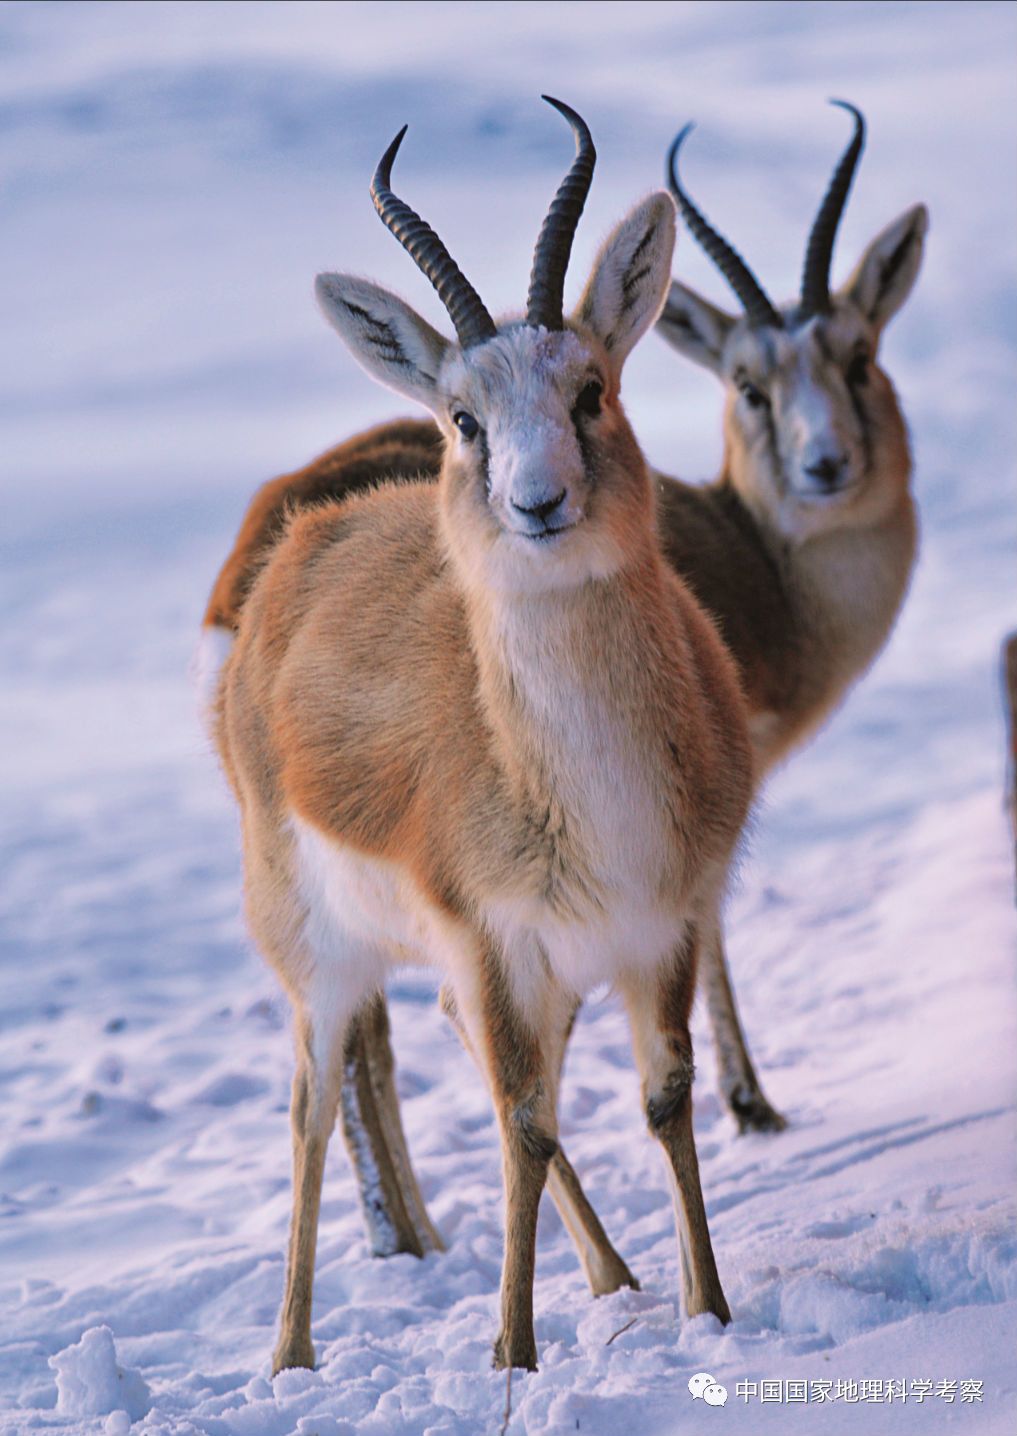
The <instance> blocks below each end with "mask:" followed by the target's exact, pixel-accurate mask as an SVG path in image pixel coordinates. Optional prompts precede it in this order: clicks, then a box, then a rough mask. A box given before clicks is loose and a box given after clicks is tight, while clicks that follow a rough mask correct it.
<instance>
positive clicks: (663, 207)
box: [576, 190, 675, 373]
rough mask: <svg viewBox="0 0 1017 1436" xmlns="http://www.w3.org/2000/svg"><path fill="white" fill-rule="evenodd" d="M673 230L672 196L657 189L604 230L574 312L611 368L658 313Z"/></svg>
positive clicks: (621, 361)
mask: <svg viewBox="0 0 1017 1436" xmlns="http://www.w3.org/2000/svg"><path fill="white" fill-rule="evenodd" d="M674 235H675V208H674V200H673V199H672V198H671V196H670V195H669V194H667V193H665V191H664V190H658V191H657V193H656V194H651V195H650V197H649V199H645V200H643V202H642V204H638V205H636V207H635V209H634V210H632V212H631V213H630V214H629V215H627V216H626V218H625V219H623V220H622V222H621V224H619V225H618V226H617V227H616V228H615V229H614V230H613V231H612V233H611V234H610V235H608V238H607V240H606V241H605V243H604V245H603V246H602V248H601V251H600V253H599V254H598V256H597V259H596V262H595V263H594V266H593V273H592V274H591V275H590V280H589V283H588V284H587V286H586V289H585V290H584V291H583V297H582V299H581V300H580V301H579V307H578V309H577V310H576V318H577V319H578V320H579V322H580V323H581V324H584V325H586V327H587V328H588V329H592V330H593V332H594V334H596V336H597V338H598V339H600V340H601V342H602V343H603V345H604V347H605V348H606V349H607V351H608V353H609V354H610V355H611V359H612V361H613V363H614V368H615V373H619V372H620V371H621V367H622V365H623V364H624V362H625V358H626V355H627V354H628V352H629V350H630V349H631V348H632V346H633V345H634V344H635V342H636V340H637V339H640V338H641V337H642V335H643V334H645V333H646V331H647V329H649V327H650V325H651V324H652V323H653V321H654V320H655V319H656V317H657V315H658V314H659V313H660V307H661V305H662V304H663V302H664V297H665V295H666V293H667V284H668V280H669V279H670V277H671V256H672V254H673V252H674Z"/></svg>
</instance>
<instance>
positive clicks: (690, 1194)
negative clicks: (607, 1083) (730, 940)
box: [619, 934, 731, 1324]
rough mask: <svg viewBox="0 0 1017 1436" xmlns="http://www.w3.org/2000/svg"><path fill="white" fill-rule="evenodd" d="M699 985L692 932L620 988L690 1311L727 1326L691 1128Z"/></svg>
mask: <svg viewBox="0 0 1017 1436" xmlns="http://www.w3.org/2000/svg"><path fill="white" fill-rule="evenodd" d="M694 985H695V937H694V935H692V934H690V936H689V938H688V939H687V940H686V942H685V943H684V944H683V945H682V947H681V948H680V949H679V950H678V951H677V952H676V953H675V955H674V958H673V960H672V962H671V963H670V965H669V966H668V967H667V968H665V969H664V970H663V971H662V972H661V973H660V974H659V975H658V977H657V978H656V980H649V981H646V980H643V979H635V978H633V979H630V980H627V981H625V982H623V983H620V984H619V986H620V988H621V990H622V994H623V996H624V999H625V1004H626V1007H627V1008H628V1012H629V1019H630V1021H631V1024H632V1042H633V1048H634V1050H635V1056H636V1062H637V1065H638V1067H639V1072H640V1076H641V1078H642V1086H643V1101H644V1104H645V1108H646V1116H647V1120H648V1122H649V1126H650V1131H651V1132H652V1133H653V1135H654V1136H655V1137H656V1138H657V1139H658V1141H659V1142H660V1144H661V1146H662V1147H663V1148H664V1153H665V1155H666V1157H667V1160H668V1163H669V1166H670V1170H671V1175H672V1178H673V1195H674V1207H675V1222H676V1226H677V1230H678V1246H679V1251H680V1254H681V1272H682V1298H683V1302H682V1304H683V1307H684V1311H685V1314H686V1316H699V1315H700V1314H701V1313H703V1312H706V1311H710V1312H713V1314H714V1315H715V1316H717V1317H719V1318H720V1320H721V1321H722V1322H724V1323H725V1324H726V1323H727V1322H729V1321H730V1320H731V1312H730V1309H729V1307H728V1304H727V1301H726V1299H725V1297H724V1292H723V1289H722V1287H721V1284H720V1277H719V1275H718V1273H717V1263H716V1261H715V1259H714V1255H713V1246H712V1244H711V1242H710V1231H709V1227H708V1226H707V1221H706V1207H705V1205H704V1203H703V1189H702V1186H701V1183H700V1179H699V1160H698V1158H697V1156H696V1142H695V1137H694V1135H693V1132H692V1076H693V1065H692V1039H691V1037H690V1035H689V1010H690V1008H691V1006H692V993H693V988H694Z"/></svg>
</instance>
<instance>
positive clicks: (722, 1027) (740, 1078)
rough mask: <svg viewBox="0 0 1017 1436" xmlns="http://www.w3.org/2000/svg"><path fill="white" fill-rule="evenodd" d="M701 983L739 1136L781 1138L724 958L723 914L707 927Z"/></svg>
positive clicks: (781, 1127) (724, 1089)
mask: <svg viewBox="0 0 1017 1436" xmlns="http://www.w3.org/2000/svg"><path fill="white" fill-rule="evenodd" d="M699 983H700V986H701V987H702V990H703V993H704V995H705V997H706V1010H707V1012H708V1014H709V1018H710V1031H711V1033H712V1036H713V1046H714V1051H715V1052H716V1054H717V1072H718V1076H719V1079H720V1090H721V1094H722V1095H723V1098H724V1101H725V1102H726V1103H727V1106H728V1108H729V1109H730V1111H731V1113H732V1115H733V1116H734V1118H735V1120H736V1121H737V1123H738V1130H739V1131H740V1132H782V1131H783V1130H784V1128H785V1127H786V1126H787V1119H786V1118H784V1117H782V1116H781V1114H780V1113H779V1112H778V1111H777V1110H776V1109H775V1108H774V1107H771V1106H770V1103H769V1102H768V1101H767V1099H766V1096H765V1095H764V1093H763V1089H762V1087H761V1086H760V1083H759V1078H758V1077H757V1076H756V1069H755V1068H754V1067H753V1065H752V1058H751V1057H750V1056H749V1049H748V1045H747V1044H746V1041H745V1036H744V1033H743V1032H742V1027H741V1022H740V1020H739V1017H738V1008H737V1006H736V1004H735V996H734V988H733V987H732V985H731V975H730V973H729V972H728V967H727V957H726V955H725V952H724V931H723V926H722V923H721V918H720V914H719V912H718V913H714V915H713V917H712V918H711V919H710V920H709V921H708V922H705V923H704V925H703V941H702V945H701V948H700V953H699Z"/></svg>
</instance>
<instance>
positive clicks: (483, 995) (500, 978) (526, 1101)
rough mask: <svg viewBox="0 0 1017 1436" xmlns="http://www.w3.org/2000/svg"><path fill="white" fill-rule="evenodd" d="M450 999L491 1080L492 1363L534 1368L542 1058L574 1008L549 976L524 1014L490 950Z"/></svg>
mask: <svg viewBox="0 0 1017 1436" xmlns="http://www.w3.org/2000/svg"><path fill="white" fill-rule="evenodd" d="M465 976H466V975H465V974H464V978H465ZM454 1001H455V1010H456V1012H457V1017H458V1021H459V1022H460V1023H461V1025H462V1027H463V1029H464V1031H465V1034H466V1042H467V1045H468V1047H469V1050H470V1051H471V1052H472V1053H473V1055H474V1056H475V1057H476V1059H477V1061H478V1063H479V1065H480V1067H481V1068H482V1070H483V1071H484V1072H485V1075H486V1076H487V1079H488V1082H489V1083H490V1087H491V1095H492V1097H493V1098H494V1106H495V1111H496V1113H497V1116H498V1125H499V1128H500V1130H501V1143H502V1169H503V1174H504V1184H505V1251H504V1260H503V1265H502V1281H501V1329H500V1331H499V1333H498V1337H497V1340H496V1341H495V1344H494V1364H495V1366H496V1367H501V1368H504V1367H514V1366H520V1367H524V1368H526V1369H527V1370H529V1371H535V1370H536V1369H537V1345H536V1339H535V1337H534V1332H533V1276H534V1267H535V1262H536V1249H537V1209H538V1207H539V1205H540V1195H541V1192H542V1191H543V1189H544V1183H545V1181H546V1179H547V1169H548V1166H549V1164H550V1162H551V1159H552V1158H553V1156H554V1154H555V1152H556V1150H557V1145H558V1143H557V1125H558V1124H557V1117H556V1113H555V1100H554V1099H555V1087H556V1084H557V1061H556V1060H550V1061H549V1060H548V1054H554V1053H555V1052H556V1051H557V1050H558V1049H559V1048H560V1045H561V1044H562V1043H563V1042H564V1034H565V1033H566V1032H567V1030H568V1026H569V1023H570V1021H571V1017H572V1012H573V1007H574V1004H573V1003H572V1001H571V1000H570V999H568V998H567V997H566V996H565V994H563V993H562V991H561V989H560V988H558V986H557V985H556V984H555V982H554V980H553V979H552V978H551V977H549V976H548V977H547V978H546V980H545V981H543V982H542V983H541V984H540V991H539V992H536V993H534V992H532V991H531V992H530V994H529V1001H528V1002H527V1006H526V1010H525V1011H524V1010H523V1008H522V1006H521V1004H520V1003H519V1002H518V1001H517V1000H516V997H515V996H514V994H513V991H512V988H511V984H510V978H509V975H508V974H507V972H506V969H505V965H504V964H503V962H502V958H501V954H500V953H499V952H498V951H497V950H495V949H494V948H493V946H492V945H488V946H487V947H486V950H485V951H484V953H483V956H482V958H481V960H480V962H479V972H475V975H474V976H473V977H472V980H464V982H463V983H457V984H456V989H455V994H454Z"/></svg>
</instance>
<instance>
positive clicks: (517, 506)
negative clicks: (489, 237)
mask: <svg viewBox="0 0 1017 1436" xmlns="http://www.w3.org/2000/svg"><path fill="white" fill-rule="evenodd" d="M544 98H545V99H548V102H549V103H550V104H552V105H553V106H554V107H555V109H557V110H559V111H560V112H561V114H563V115H564V116H565V118H566V119H567V120H568V122H569V124H570V125H571V126H572V130H573V133H574V134H575V138H576V158H575V161H574V162H573V165H572V167H571V169H570V171H569V173H568V174H567V176H566V177H565V179H564V181H563V182H562V184H561V186H560V187H559V189H558V192H557V194H556V196H555V198H554V201H553V203H552V205H551V208H550V210H549V212H548V215H547V218H546V219H545V221H544V224H543V227H542V229H541V232H540V236H539V238H538V240H537V245H536V250H535V253H534V259H533V268H532V273H531V276H530V287H529V295H528V298H527V305H526V312H525V315H523V316H521V317H510V318H508V319H505V320H503V321H502V322H501V323H497V324H496V323H495V321H494V320H493V319H492V318H491V316H490V314H489V313H488V311H487V309H486V308H485V307H484V305H483V303H482V302H481V299H480V297H479V295H478V294H477V292H476V290H475V289H474V288H473V287H472V285H471V284H470V283H469V281H468V280H467V279H466V278H465V276H464V275H463V274H462V272H461V271H460V270H459V268H458V267H457V265H456V264H455V262H454V261H453V259H452V257H451V256H450V254H449V252H448V250H447V249H446V248H445V246H444V244H443V243H442V242H441V240H440V239H439V238H438V236H437V235H436V234H435V233H434V231H433V230H432V229H431V228H430V227H429V226H428V225H427V224H425V222H424V221H423V220H422V219H421V218H420V216H419V215H417V214H416V213H415V212H414V211H413V210H412V209H410V207H409V206H408V205H406V204H404V203H403V201H402V200H400V199H398V198H397V197H396V196H395V195H394V194H393V193H392V190H391V189H390V187H389V186H390V176H391V168H392V162H393V160H394V158H395V155H396V152H397V150H398V148H399V145H400V143H401V142H402V138H403V135H404V134H405V128H404V129H403V130H402V131H400V133H399V134H398V135H397V136H396V138H395V140H394V141H393V143H392V145H391V146H390V147H389V149H388V151H387V153H386V154H385V156H384V157H383V159H382V161H381V163H380V164H379V166H378V169H377V172H376V174H375V177H374V183H373V184H372V186H371V193H372V196H373V198H374V202H375V206H376V207H377V210H378V213H379V214H380V215H381V218H382V219H383V220H384V222H385V224H386V225H387V226H388V227H389V229H391V230H392V232H393V233H394V234H395V236H396V238H397V239H399V241H400V242H401V243H402V244H403V245H404V247H405V248H406V249H407V250H408V251H409V253H410V255H411V256H412V257H413V259H414V260H415V261H416V263H417V264H418V265H419V267H420V268H421V270H422V271H423V272H424V274H425V275H426V276H427V277H428V279H429V280H430V281H431V283H432V284H433V285H434V287H435V289H436V290H437V292H438V295H439V297H440V298H441V300H442V302H443V304H444V305H445V307H446V309H447V310H448V313H449V316H450V318H451V320H452V323H453V325H454V327H455V330H456V334H457V336H458V342H456V343H454V342H451V341H450V340H448V339H446V338H444V337H443V336H442V335H440V334H439V333H437V331H436V330H434V329H433V328H432V327H431V326H430V325H429V324H428V323H427V322H426V321H425V320H424V319H422V318H421V317H420V315H418V314H417V313H416V312H415V311H414V310H413V309H411V308H410V307H409V305H407V304H406V303H404V302H403V301H402V300H401V299H398V298H397V297H396V296H395V295H393V294H391V293H389V292H388V291H387V290H384V289H381V288H379V287H378V286H377V285H375V284H372V283H370V281H368V280H364V279H356V278H353V277H352V276H350V275H345V274H322V275H319V276H318V280H317V284H316V291H317V296H318V302H319V304H320V305H321V307H322V309H323V311H324V313H325V316H326V318H327V319H328V320H329V322H330V323H331V324H332V325H333V326H334V328H335V329H336V330H338V332H339V334H340V335H341V337H342V338H343V340H344V341H345V343H346V344H347V346H348V347H349V349H350V351H351V352H352V353H353V355H354V357H355V358H356V359H358V360H359V362H360V363H361V364H362V365H363V367H364V368H365V369H366V370H367V372H368V373H369V374H371V375H372V376H373V377H374V378H376V379H378V380H380V382H381V383H383V384H386V385H388V387H389V388H392V389H394V390H395V391H396V392H397V393H399V394H403V395H405V396H406V397H407V398H409V399H413V400H415V401H416V402H418V403H421V404H423V405H425V407H426V408H428V409H429V410H430V411H431V413H432V414H433V415H434V417H435V419H436V420H437V422H438V424H439V425H440V427H441V429H442V432H443V434H444V436H445V441H446V452H445V461H444V466H443V470H442V478H441V501H442V519H443V524H444V529H445V538H446V543H447V546H448V548H449V551H450V553H451V555H452V557H453V559H454V561H455V562H456V563H457V566H458V567H459V569H460V571H461V572H462V573H463V575H464V577H467V578H469V577H470V576H473V577H474V578H476V579H477V580H478V581H479V582H481V583H483V584H486V585H493V586H495V587H501V588H509V589H521V590H524V591H526V590H541V589H552V588H563V587H572V586H574V585H576V584H579V583H582V582H583V581H584V580H585V579H587V578H590V577H603V576H606V575H608V574H610V573H612V572H614V571H616V570H617V569H618V568H619V567H621V566H622V565H623V564H624V562H625V559H626V556H627V554H628V553H630V552H631V551H633V548H634V546H635V545H636V544H637V543H638V540H639V535H640V533H641V532H645V531H648V526H649V525H650V524H651V523H652V519H651V506H652V499H651V489H650V484H649V479H648V476H647V473H646V468H645V464H644V461H643V458H642V455H641V453H640V451H639V448H638V446H637V444H636V441H635V437H634V435H633V433H632V430H631V428H630V427H629V424H628V421H627V419H626V418H625V414H624V412H623V410H622V407H621V404H620V400H619V388H620V380H621V371H622V366H623V364H624V362H625V358H626V356H627V355H628V353H629V351H630V350H631V349H632V347H633V345H634V344H635V343H636V341H637V340H638V339H639V338H640V336H641V335H642V334H643V333H645V331H646V330H647V329H648V328H649V327H650V325H651V324H652V323H653V322H654V320H655V319H656V318H657V316H658V314H659V313H660V309H661V306H662V304H663V302H664V298H665V295H666V292H667V285H668V280H669V271H670V264H671V254H672V251H673V247H674V232H675V213H674V204H673V202H672V200H671V198H670V197H669V196H668V195H667V194H666V193H664V192H659V193H656V194H652V195H650V196H649V198H648V199H646V200H644V201H643V202H642V203H641V204H638V205H637V206H636V207H635V208H634V209H633V210H632V211H631V212H630V214H629V215H628V216H627V217H626V218H625V219H623V220H622V221H621V223H620V224H619V225H618V226H617V227H616V228H615V229H614V231H613V232H612V234H611V235H610V236H609V237H608V239H607V241H606V243H605V244H604V246H603V247H602V249H601V251H600V254H599V255H598V257H597V260H596V262H595V264H594V267H593V272H592V275H591V277H590V280H589V283H588V284H587V286H586V289H585V291H584V293H583V296H582V298H581V299H580V302H579V305H578V307H577V309H576V311H575V313H574V314H573V315H572V316H570V317H568V318H566V317H565V315H564V312H563V294H564V286H565V271H566V267H567V265H568V260H569V254H570V252H571V248H572V240H573V237H574V235H575V231H576V226H577V224H578V222H579V217H580V215H581V213H582V210H583V206H584V204H585V202H586V196H587V193H588V192H589V188H590V183H591V180H592V177H593V167H594V162H595V160H596V152H595V150H594V147H593V141H592V138H591V136H590V132H589V130H588V128H587V126H586V124H585V123H584V121H583V120H582V119H581V118H580V117H579V115H577V114H576V113H575V112H574V111H573V110H571V109H570V108H569V107H568V106H567V105H563V104H561V103H560V102H559V101H557V100H550V99H549V97H547V96H545V97H544Z"/></svg>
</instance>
